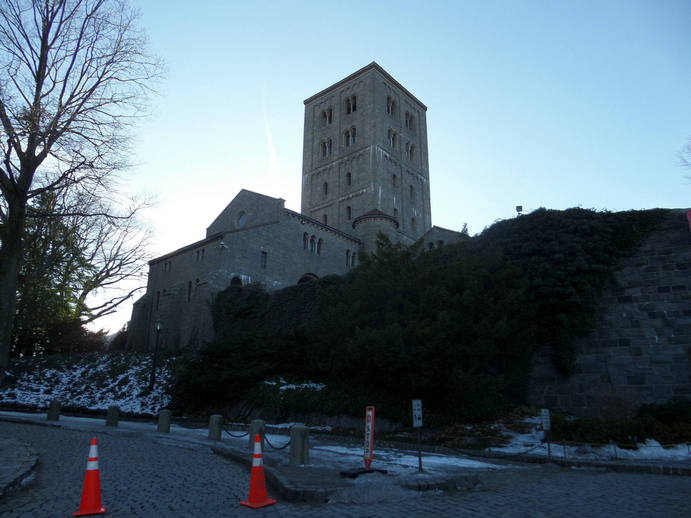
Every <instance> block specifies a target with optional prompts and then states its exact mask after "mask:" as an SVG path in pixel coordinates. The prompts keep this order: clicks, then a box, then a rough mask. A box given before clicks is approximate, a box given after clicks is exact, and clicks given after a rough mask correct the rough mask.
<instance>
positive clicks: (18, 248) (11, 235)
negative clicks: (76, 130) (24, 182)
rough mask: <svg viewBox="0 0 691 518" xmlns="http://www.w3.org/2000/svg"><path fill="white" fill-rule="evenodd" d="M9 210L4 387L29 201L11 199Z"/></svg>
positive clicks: (1, 301) (1, 304) (0, 376)
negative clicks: (15, 201)
mask: <svg viewBox="0 0 691 518" xmlns="http://www.w3.org/2000/svg"><path fill="white" fill-rule="evenodd" d="M8 212H9V215H8V216H9V217H8V218H7V222H6V223H5V225H3V226H4V227H5V228H3V232H2V246H1V247H0V387H1V386H2V385H3V384H4V381H5V371H6V370H7V367H8V364H9V356H10V341H11V339H12V329H13V327H14V314H15V307H16V305H17V277H18V275H19V261H20V258H21V255H22V233H23V229H24V219H25V218H24V216H25V212H26V204H25V203H21V202H18V203H10V206H9V211H8Z"/></svg>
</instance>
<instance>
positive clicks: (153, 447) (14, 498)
mask: <svg viewBox="0 0 691 518" xmlns="http://www.w3.org/2000/svg"><path fill="white" fill-rule="evenodd" d="M0 434H1V435H8V436H14V437H19V438H21V439H22V440H24V441H26V442H29V443H30V444H32V445H33V447H34V448H35V449H37V450H38V451H39V452H40V454H41V464H40V468H39V471H38V473H37V477H36V479H35V481H34V482H32V483H31V484H30V485H29V486H28V487H26V488H25V489H23V490H22V491H20V492H17V493H14V494H12V495H10V496H9V497H8V498H6V499H5V500H3V501H0V516H2V517H7V518H10V517H31V518H43V517H46V518H49V517H66V516H69V515H71V513H72V512H74V511H76V509H77V508H78V506H79V496H80V493H81V484H82V478H83V475H84V468H85V463H86V454H87V452H88V441H89V438H90V437H91V435H92V434H89V433H86V432H79V431H74V430H66V429H60V428H49V427H41V426H32V425H23V424H15V423H7V422H0ZM97 437H99V454H100V457H101V481H102V486H103V501H104V504H105V506H106V508H107V509H108V514H107V515H106V516H113V517H125V516H126V517H146V518H148V517H159V516H160V517H183V516H184V517H197V516H200V517H201V516H211V517H219V516H250V515H253V516H275V517H288V518H292V517H295V518H297V517H303V516H304V517H330V516H334V517H401V516H408V517H417V516H434V517H445V516H453V517H456V516H458V517H473V518H479V517H482V518H488V517H489V518H492V517H501V518H504V517H506V518H513V517H515V518H546V517H574V518H576V517H577V518H587V517H606V518H616V517H626V518H638V517H640V518H655V517H660V518H663V517H664V518H677V517H679V518H681V517H688V516H691V477H665V476H658V475H635V474H623V473H600V472H590V471H575V470H570V469H559V468H556V467H535V466H529V467H524V468H520V469H507V470H502V471H498V472H491V473H486V474H484V475H483V476H482V481H483V482H482V488H481V489H480V490H478V491H473V492H471V493H465V494H455V495H449V494H443V493H440V492H431V493H416V492H412V491H404V490H399V491H390V492H385V493H383V494H382V493H378V492H376V491H373V488H372V486H371V485H367V484H368V483H367V482H365V483H364V485H363V486H361V487H360V488H358V490H357V491H355V492H354V493H352V494H351V495H342V496H341V497H340V502H339V503H329V504H324V505H306V504H290V503H284V502H280V503H279V504H277V505H274V506H271V507H267V508H265V509H261V510H251V509H246V508H244V507H241V506H240V505H238V502H239V501H240V500H242V499H244V498H245V497H246V496H247V484H248V476H247V469H246V468H243V467H240V466H237V465H235V464H233V463H231V462H230V461H228V460H226V459H224V458H221V457H219V456H216V455H214V454H213V453H211V451H210V450H209V449H208V448H206V447H205V446H203V445H196V444H189V445H181V444H180V443H173V442H172V441H171V442H165V441H162V440H161V439H154V438H152V437H150V436H143V435H141V434H132V435H131V436H127V435H121V434H118V435H97ZM367 500H371V501H372V503H363V502H366V501H367ZM354 501H355V502H354Z"/></svg>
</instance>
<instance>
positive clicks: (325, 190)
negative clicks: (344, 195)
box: [322, 182, 329, 196]
mask: <svg viewBox="0 0 691 518" xmlns="http://www.w3.org/2000/svg"><path fill="white" fill-rule="evenodd" d="M322 194H323V195H324V196H326V195H328V194H329V183H328V182H324V185H322Z"/></svg>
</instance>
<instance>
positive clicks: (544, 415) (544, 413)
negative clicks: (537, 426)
mask: <svg viewBox="0 0 691 518" xmlns="http://www.w3.org/2000/svg"><path fill="white" fill-rule="evenodd" d="M540 419H541V420H542V429H543V430H544V431H546V432H547V431H549V429H550V428H552V419H551V418H550V415H549V408H543V409H542V410H540Z"/></svg>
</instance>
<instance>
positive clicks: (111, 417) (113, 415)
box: [106, 405, 120, 426]
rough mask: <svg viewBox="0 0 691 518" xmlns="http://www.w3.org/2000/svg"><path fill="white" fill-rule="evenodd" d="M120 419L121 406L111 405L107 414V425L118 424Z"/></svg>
mask: <svg viewBox="0 0 691 518" xmlns="http://www.w3.org/2000/svg"><path fill="white" fill-rule="evenodd" d="M119 419H120V407H117V406H115V405H110V406H109V407H108V413H107V414H106V426H117V425H118V420H119Z"/></svg>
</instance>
